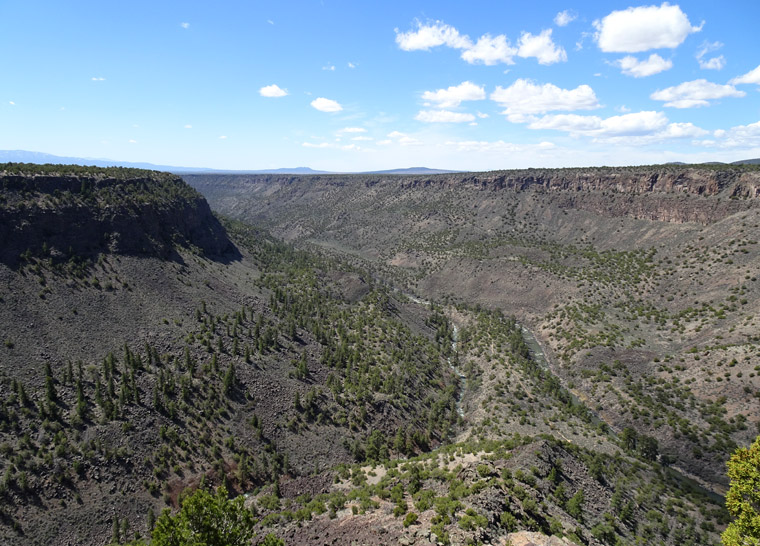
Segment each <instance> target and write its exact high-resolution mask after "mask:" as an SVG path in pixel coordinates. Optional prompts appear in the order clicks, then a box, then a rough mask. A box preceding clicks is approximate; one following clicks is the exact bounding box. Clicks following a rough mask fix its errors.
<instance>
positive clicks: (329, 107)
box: [311, 97, 343, 112]
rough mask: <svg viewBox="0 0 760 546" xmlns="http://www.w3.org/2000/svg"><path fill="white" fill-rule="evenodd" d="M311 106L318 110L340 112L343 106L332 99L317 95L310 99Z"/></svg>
mask: <svg viewBox="0 0 760 546" xmlns="http://www.w3.org/2000/svg"><path fill="white" fill-rule="evenodd" d="M311 106H312V107H313V108H316V109H317V110H319V111H320V112H340V111H341V110H343V107H342V106H341V105H340V104H339V103H338V102H337V101H334V100H331V99H326V98H324V97H318V98H316V99H314V100H313V101H311Z"/></svg>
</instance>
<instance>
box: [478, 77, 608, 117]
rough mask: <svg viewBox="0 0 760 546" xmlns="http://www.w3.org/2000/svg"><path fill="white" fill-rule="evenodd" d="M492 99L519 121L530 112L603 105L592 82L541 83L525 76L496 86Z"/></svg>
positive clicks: (590, 107) (580, 108)
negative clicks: (568, 86) (563, 86)
mask: <svg viewBox="0 0 760 546" xmlns="http://www.w3.org/2000/svg"><path fill="white" fill-rule="evenodd" d="M491 100H493V101H494V102H497V103H498V104H499V105H501V106H503V107H505V108H506V109H505V110H504V112H503V113H504V114H505V115H506V116H507V118H508V119H509V120H510V121H513V122H516V123H520V122H524V121H526V116H531V115H535V114H544V113H546V112H551V111H555V110H571V111H572V110H592V109H594V108H599V101H598V100H597V98H596V94H594V90H593V89H591V87H589V86H588V85H579V86H578V87H576V88H575V89H561V88H560V87H557V86H556V85H554V84H551V83H545V84H543V85H539V84H535V83H533V82H531V81H530V80H524V79H518V80H517V81H515V83H513V84H512V85H510V86H509V87H507V88H502V87H500V86H498V87H496V89H495V90H494V92H493V93H491Z"/></svg>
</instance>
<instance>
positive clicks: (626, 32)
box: [0, 0, 760, 171]
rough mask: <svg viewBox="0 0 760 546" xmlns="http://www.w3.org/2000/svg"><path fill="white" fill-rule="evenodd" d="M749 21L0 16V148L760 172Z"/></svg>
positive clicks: (759, 97)
mask: <svg viewBox="0 0 760 546" xmlns="http://www.w3.org/2000/svg"><path fill="white" fill-rule="evenodd" d="M758 20H760V2H756V1H754V0H752V1H731V2H723V3H716V2H707V1H689V2H681V3H656V4H649V3H629V2H578V1H569V2H564V1H563V2H551V1H549V2H477V1H473V2H467V3H465V2H461V1H456V2H443V1H435V2H414V1H406V2H395V1H384V2H364V1H357V0H354V1H332V0H323V1H299V2H286V1H278V2H265V1H255V2H253V1H245V2H243V1H238V2H214V3H212V2H188V1H185V2H155V1H152V2H145V1H141V0H137V1H131V2H103V1H102V0H100V1H98V2H85V1H76V0H74V1H71V2H58V1H55V2H52V1H35V0H25V1H23V2H22V1H16V0H5V1H3V2H0V55H2V64H1V65H0V149H10V150H15V149H22V150H31V151H38V152H46V153H52V154H56V155H68V156H80V157H91V158H110V159H116V160H121V161H147V162H152V163H157V164H164V165H178V166H188V167H211V168H220V169H267V168H277V167H295V166H310V167H312V168H315V169H325V170H332V171H362V170H374V169H388V168H398V167H411V166H428V167H435V168H448V169H458V170H492V169H504V168H521V167H546V166H548V167H562V166H587V165H631V164H648V163H660V162H667V161H686V162H700V161H713V160H715V161H734V160H738V159H746V158H751V157H760V92H759V91H760V37H759V36H760V34H759V33H758V32H757V21H758Z"/></svg>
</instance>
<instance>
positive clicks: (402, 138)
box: [378, 131, 422, 146]
mask: <svg viewBox="0 0 760 546" xmlns="http://www.w3.org/2000/svg"><path fill="white" fill-rule="evenodd" d="M386 136H387V137H388V138H389V139H392V140H391V141H390V142H388V141H386V140H382V141H380V142H378V144H391V143H392V142H393V141H395V142H396V143H397V144H400V145H401V146H419V145H421V144H422V142H420V141H419V140H417V139H416V138H414V137H410V136H409V135H407V134H406V133H402V132H401V131H391V132H390V133H388V134H387V135H386Z"/></svg>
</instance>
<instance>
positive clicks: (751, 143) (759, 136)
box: [713, 121, 760, 148]
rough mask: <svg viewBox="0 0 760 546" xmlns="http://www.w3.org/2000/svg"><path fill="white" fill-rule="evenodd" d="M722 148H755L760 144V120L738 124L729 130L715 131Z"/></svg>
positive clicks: (718, 143) (716, 142)
mask: <svg viewBox="0 0 760 546" xmlns="http://www.w3.org/2000/svg"><path fill="white" fill-rule="evenodd" d="M715 136H716V138H717V141H713V143H714V144H717V145H718V146H719V147H721V148H755V147H758V146H760V121H757V122H755V123H750V124H748V125H737V126H736V127H731V129H729V130H727V131H715Z"/></svg>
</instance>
